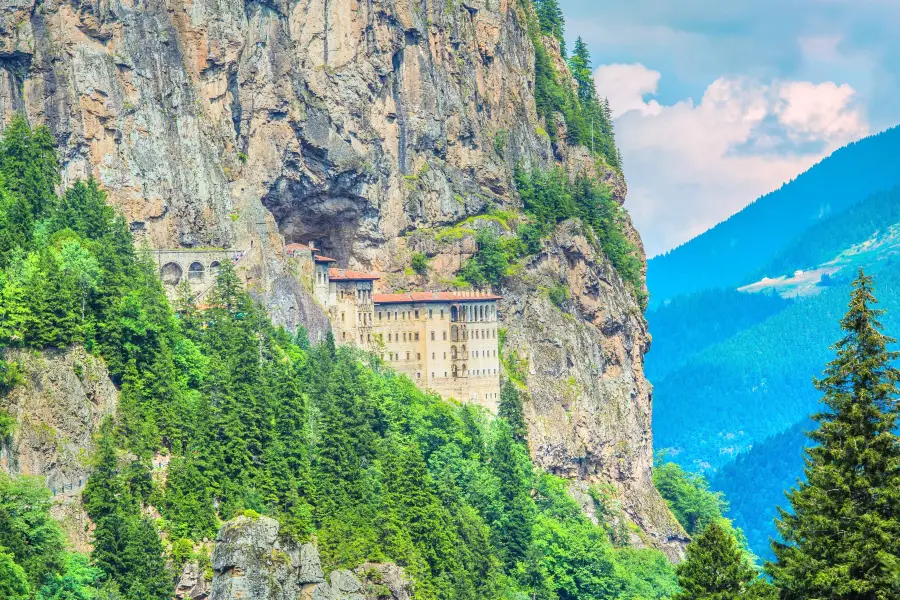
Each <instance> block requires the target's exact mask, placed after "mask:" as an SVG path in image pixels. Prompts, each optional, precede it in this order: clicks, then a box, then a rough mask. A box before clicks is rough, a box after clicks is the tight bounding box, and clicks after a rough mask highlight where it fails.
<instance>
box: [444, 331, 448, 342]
mask: <svg viewBox="0 0 900 600" xmlns="http://www.w3.org/2000/svg"><path fill="white" fill-rule="evenodd" d="M444 341H445V342H446V341H447V332H446V331H445V332H444Z"/></svg>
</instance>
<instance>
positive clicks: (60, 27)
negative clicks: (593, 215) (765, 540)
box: [0, 0, 679, 555]
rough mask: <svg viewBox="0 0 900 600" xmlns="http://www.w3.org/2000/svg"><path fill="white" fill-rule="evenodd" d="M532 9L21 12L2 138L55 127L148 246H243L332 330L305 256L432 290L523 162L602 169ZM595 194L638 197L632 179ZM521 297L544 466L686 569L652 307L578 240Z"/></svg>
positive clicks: (517, 303) (196, 5)
mask: <svg viewBox="0 0 900 600" xmlns="http://www.w3.org/2000/svg"><path fill="white" fill-rule="evenodd" d="M526 6H527V3H525V2H524V0H446V1H440V2H430V1H426V0H260V1H250V0H187V1H185V2H172V1H167V0H139V1H133V0H91V1H87V2H85V1H82V0H44V1H41V2H38V1H37V0H0V120H5V119H8V118H9V117H10V115H11V114H12V112H13V111H21V112H24V113H25V114H26V115H27V116H28V118H29V119H30V120H31V121H32V122H33V123H44V124H47V125H48V126H49V127H50V128H51V131H52V132H53V134H54V135H55V136H56V138H57V140H58V141H59V143H60V144H61V146H62V147H63V149H64V151H63V156H62V158H63V167H64V179H65V180H66V181H71V180H72V179H74V178H77V177H84V176H86V175H89V174H92V175H94V176H95V177H97V178H98V179H99V180H100V181H101V182H102V184H103V186H104V187H105V188H106V189H107V190H108V192H109V195H110V199H111V202H113V203H114V204H115V205H116V206H118V207H120V208H121V209H122V210H123V211H124V212H125V213H126V215H127V217H128V219H129V220H130V221H131V222H132V227H133V230H134V231H135V232H136V233H137V234H138V236H139V237H140V238H142V242H146V243H149V244H150V245H151V246H153V247H156V248H164V247H173V246H194V247H203V246H218V247H228V248H234V249H238V250H242V251H246V253H247V254H246V258H245V259H243V260H242V261H241V265H240V272H241V273H242V275H243V276H244V277H245V279H246V281H247V283H248V286H250V289H251V290H253V291H254V292H255V293H256V294H257V295H258V296H259V297H260V298H261V299H262V300H263V301H265V302H266V303H267V305H268V306H269V308H270V310H271V313H272V314H273V316H275V317H276V318H277V319H278V320H279V322H281V323H284V324H286V325H288V326H291V327H293V326H294V325H296V324H297V323H298V322H299V321H300V320H301V318H302V317H303V316H304V315H309V314H312V313H314V312H315V311H314V310H312V309H311V308H310V306H309V301H308V298H306V297H305V296H304V294H303V290H302V289H300V286H297V285H296V283H295V282H293V280H292V278H291V276H290V274H289V272H288V271H287V269H286V268H285V266H284V261H283V244H284V241H285V240H287V241H300V242H306V241H308V240H315V241H317V242H318V243H319V244H320V247H321V248H323V249H324V251H325V252H326V253H328V254H329V255H331V256H334V257H336V258H338V259H339V260H340V261H341V263H342V265H343V266H350V267H360V268H364V269H367V270H378V271H382V272H385V273H388V274H391V275H390V276H388V277H386V278H385V282H386V284H387V285H388V286H389V287H395V288H400V287H403V288H407V289H408V288H410V287H411V286H414V285H422V284H423V283H426V282H422V281H418V280H417V279H415V278H413V277H410V276H408V275H406V274H405V269H406V268H407V267H408V265H409V260H410V256H411V253H412V251H413V250H418V249H420V247H421V246H422V245H425V246H428V245H429V244H433V243H434V242H433V240H432V241H429V240H428V239H425V237H423V236H421V235H419V232H420V231H421V230H425V229H430V230H435V229H436V228H440V227H443V226H450V225H453V224H455V223H458V222H460V221H463V220H465V219H466V218H468V217H471V216H473V215H477V214H480V213H482V212H484V211H485V209H486V208H487V207H489V206H491V205H497V206H501V207H511V208H516V207H517V206H518V199H517V197H516V194H515V191H514V189H513V185H512V170H513V167H514V166H515V165H517V164H522V165H541V166H551V165H552V164H555V163H564V164H566V165H568V166H569V167H570V168H571V169H594V168H595V165H594V162H593V160H592V159H591V158H590V156H589V154H588V152H587V151H585V150H584V149H582V148H577V147H567V146H566V145H565V144H563V143H561V144H558V145H552V144H551V143H550V140H549V138H548V136H547V134H546V133H545V132H544V128H545V127H546V124H545V123H543V122H541V121H540V120H539V119H538V116H537V112H536V108H535V101H534V48H533V45H532V41H531V39H530V37H529V34H528V30H527V13H526V11H527V10H529V9H528V8H526ZM546 44H547V46H548V48H549V50H550V52H551V54H554V53H555V57H554V58H555V60H556V61H557V63H558V64H560V65H561V64H562V63H561V58H560V57H559V53H558V49H556V48H555V47H554V45H553V42H552V40H547V41H546ZM556 120H557V121H560V119H556ZM558 125H559V126H560V127H559V128H560V129H562V130H564V124H563V123H561V122H559V123H558ZM561 138H564V131H563V135H561ZM598 175H600V176H601V177H603V178H605V179H606V180H607V181H608V183H609V184H610V186H611V188H612V189H613V191H614V195H615V197H616V198H617V200H618V201H619V202H624V199H625V184H624V179H623V177H622V176H621V174H619V173H617V172H616V171H614V170H612V169H608V168H605V167H603V165H600V166H599V167H598ZM631 236H632V238H633V239H634V240H635V241H636V242H638V243H639V241H640V240H639V237H638V236H637V234H636V233H635V232H633V230H632V231H631ZM426 237H427V236H426ZM471 251H472V242H471V239H470V238H467V237H466V236H463V238H462V239H459V240H458V241H456V242H452V243H449V244H444V245H441V246H440V247H433V248H432V249H431V250H430V251H429V255H430V256H433V260H432V265H433V267H434V269H433V273H432V276H431V280H430V281H429V282H427V283H429V284H430V285H437V286H440V285H447V279H448V277H449V276H450V275H451V274H452V272H453V271H454V270H455V269H456V268H458V267H459V265H460V264H461V263H462V261H463V260H464V259H465V257H466V256H467V255H468V254H469V253H470V252H471ZM551 281H553V282H557V283H559V282H561V283H564V284H565V285H567V286H569V288H570V289H571V291H572V296H573V304H572V308H571V310H570V312H569V314H568V317H567V316H565V315H564V314H563V313H561V312H559V311H558V310H557V309H556V307H554V306H552V305H550V304H548V302H547V301H546V299H544V298H543V297H542V296H541V289H542V286H545V285H546V284H547V282H551ZM503 291H504V293H505V294H507V295H508V298H507V300H505V301H504V302H503V303H502V305H501V312H502V318H503V320H504V321H505V324H504V326H506V327H508V330H509V337H508V339H509V342H508V343H509V347H510V348H511V349H515V350H516V351H517V352H518V353H519V355H520V356H523V357H528V361H529V367H528V369H529V370H528V374H527V384H528V385H529V387H530V388H531V389H532V394H531V398H530V402H529V406H528V415H529V420H530V424H531V428H532V432H533V433H532V450H533V452H534V455H535V459H536V460H537V462H538V463H539V464H541V465H542V466H544V467H545V468H548V469H550V470H553V471H556V472H559V473H563V474H566V475H570V476H574V477H582V478H585V479H586V480H589V481H598V482H608V483H612V484H614V486H615V487H616V489H617V493H618V494H620V495H621V497H622V499H623V506H624V507H625V508H626V511H627V514H628V515H629V517H630V518H631V519H632V520H633V521H634V522H635V523H636V524H637V525H639V526H640V527H641V528H642V529H643V531H644V532H645V533H646V536H645V538H646V539H647V541H648V542H649V543H653V544H655V545H658V546H660V547H663V548H666V549H668V551H669V552H670V554H673V555H674V554H675V553H677V548H678V541H677V538H678V534H679V529H678V526H677V524H675V523H674V520H673V519H672V518H671V516H670V515H669V514H668V512H667V511H666V510H665V508H664V507H663V506H662V502H661V500H660V498H659V496H658V494H657V493H656V492H655V490H654V489H653V487H652V484H651V482H650V468H651V461H652V445H651V433H650V410H651V407H650V393H649V389H650V388H649V385H648V384H647V382H646V380H645V379H644V376H643V370H642V361H643V353H644V352H645V351H646V349H647V339H648V336H647V332H646V325H645V323H644V321H643V318H642V316H641V314H640V310H639V308H638V306H637V305H636V303H635V302H634V300H633V299H632V298H631V296H630V295H629V294H628V292H627V290H626V288H625V286H624V285H623V284H622V282H621V281H620V279H619V278H618V276H617V274H616V273H615V272H614V270H613V269H612V268H611V267H610V266H609V264H608V263H607V262H606V261H605V259H604V257H603V256H602V254H598V253H597V252H595V251H593V250H591V249H590V248H589V247H588V245H587V244H586V242H585V241H584V239H583V238H581V237H579V236H578V235H577V234H576V233H575V232H574V231H571V230H564V231H562V232H561V233H560V234H558V235H557V236H555V237H554V239H552V240H550V242H549V243H547V244H545V249H544V251H543V252H542V253H541V254H540V255H539V256H537V257H535V258H534V259H532V260H531V262H530V263H529V265H528V266H527V268H526V270H525V272H524V273H522V274H521V275H520V276H518V277H516V278H514V279H513V280H511V281H510V282H509V283H508V285H507V286H506V289H504V290H503ZM570 380H572V381H573V385H571V386H568V383H569V381H570ZM551 384H552V385H551Z"/></svg>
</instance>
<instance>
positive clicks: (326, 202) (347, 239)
mask: <svg viewBox="0 0 900 600" xmlns="http://www.w3.org/2000/svg"><path fill="white" fill-rule="evenodd" d="M262 202H263V205H264V206H265V207H266V208H267V209H268V210H269V211H270V212H271V213H272V215H273V216H274V217H275V220H276V221H277V223H278V228H279V230H280V231H281V234H282V235H283V236H284V240H285V242H287V243H300V244H309V243H310V242H312V243H313V244H314V245H315V247H316V248H317V249H318V250H319V252H320V253H322V254H325V255H327V256H330V257H332V258H336V259H337V260H338V261H339V262H340V263H341V264H342V265H346V264H347V263H348V261H349V259H350V258H351V257H352V256H354V241H358V240H359V239H360V238H361V237H364V236H361V235H360V234H361V231H360V230H361V229H363V224H364V222H365V221H366V220H367V219H366V206H367V202H366V200H365V199H364V198H361V197H359V196H355V195H353V194H348V193H328V192H321V191H310V190H307V189H305V186H303V185H302V184H301V183H298V182H296V181H286V180H283V181H280V182H278V183H276V185H275V186H274V187H273V188H272V189H271V190H270V191H269V193H268V194H266V195H265V196H264V197H263V199H262Z"/></svg>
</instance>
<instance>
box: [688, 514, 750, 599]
mask: <svg viewBox="0 0 900 600" xmlns="http://www.w3.org/2000/svg"><path fill="white" fill-rule="evenodd" d="M755 577H756V573H755V572H754V570H753V569H752V568H751V567H750V566H748V565H747V564H746V561H745V560H744V556H743V551H742V550H741V548H740V547H739V546H738V543H737V540H735V539H734V536H733V535H732V534H731V533H729V532H728V531H727V530H726V529H725V527H723V526H722V525H721V524H720V523H719V522H718V521H713V522H712V523H710V524H709V525H707V526H706V529H704V530H703V533H701V534H700V535H699V536H697V537H696V538H694V540H693V541H692V542H691V543H690V544H689V545H688V547H687V558H686V559H685V561H684V562H683V563H681V564H680V565H679V566H678V585H679V586H681V593H680V594H678V595H677V596H675V600H731V599H732V598H740V597H744V596H745V592H746V591H747V589H748V588H749V587H750V582H751V581H753V579H754V578H755Z"/></svg>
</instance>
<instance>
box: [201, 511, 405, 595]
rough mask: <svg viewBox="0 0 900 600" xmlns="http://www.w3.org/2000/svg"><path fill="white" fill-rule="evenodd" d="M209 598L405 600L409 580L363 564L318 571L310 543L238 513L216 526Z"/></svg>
mask: <svg viewBox="0 0 900 600" xmlns="http://www.w3.org/2000/svg"><path fill="white" fill-rule="evenodd" d="M212 568H213V579H212V586H211V589H210V592H209V600H238V599H239V598H245V599H252V600H369V599H371V600H375V599H376V598H382V599H387V600H408V599H409V598H410V597H411V596H410V588H409V584H408V583H407V582H406V581H405V579H404V577H403V574H402V571H401V570H400V569H399V568H398V567H396V566H395V565H373V564H366V565H363V566H361V567H360V568H358V569H357V573H354V572H353V571H347V570H335V571H332V572H331V573H330V574H329V575H328V577H326V576H325V572H324V571H323V570H322V564H321V562H320V560H319V553H318V551H317V550H316V548H315V546H313V545H312V544H309V543H306V544H302V545H301V544H297V543H295V542H293V541H292V540H290V539H289V538H286V537H284V536H281V535H280V534H279V528H278V522H277V521H275V520H274V519H270V518H268V517H256V518H252V517H238V518H237V519H235V520H234V521H229V522H228V523H225V524H224V525H223V526H222V528H221V529H220V530H219V535H218V537H217V538H216V545H215V549H214V550H213V553H212Z"/></svg>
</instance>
